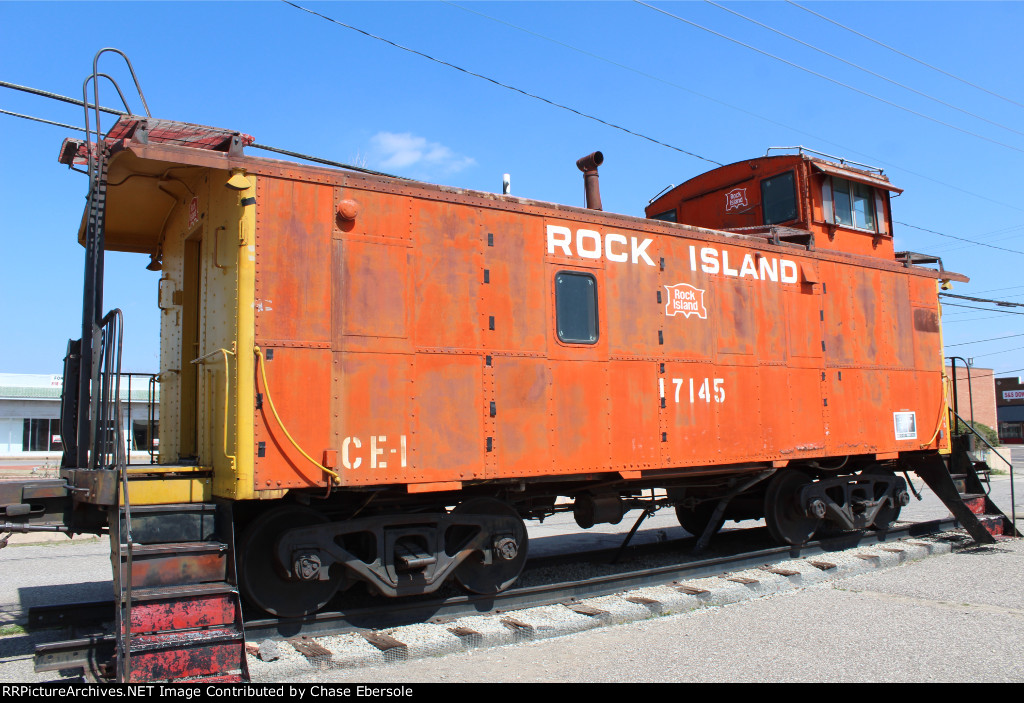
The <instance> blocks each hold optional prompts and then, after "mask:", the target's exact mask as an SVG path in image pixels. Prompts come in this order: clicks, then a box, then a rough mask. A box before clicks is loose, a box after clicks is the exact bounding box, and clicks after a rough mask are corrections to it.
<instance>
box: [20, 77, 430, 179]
mask: <svg viewBox="0 0 1024 703" xmlns="http://www.w3.org/2000/svg"><path fill="white" fill-rule="evenodd" d="M0 87H4V88H15V89H18V90H23V91H25V92H28V93H33V94H35V95H41V96H43V97H45V98H51V99H53V100H59V101H61V102H66V103H71V104H72V105H79V106H81V105H82V104H83V103H82V101H81V100H75V99H74V98H69V97H68V96H66V95H58V94H57V93H50V92H48V91H45V90H39V89H36V88H27V87H25V86H20V85H18V86H16V85H14V84H13V83H5V82H3V81H0ZM100 109H101V110H103V111H105V112H109V113H111V114H114V115H121V116H124V115H127V114H128V113H127V112H121V111H119V110H111V109H109V108H104V107H101V108H100ZM0 114H4V115H10V116H11V117H20V118H22V119H25V120H32V121H34V122H42V123H43V124H48V125H53V126H54V127H63V128H64V129H73V130H76V131H79V132H84V131H86V130H85V129H84V128H83V127H75V126H74V125H69V124H64V123H62V122H53V121H52V120H44V119H43V118H42V117H33V116H32V115H22V114H20V113H17V112H10V111H9V110H0ZM249 146H250V147H252V148H253V149H263V150H264V151H273V152H275V153H278V154H285V155H287V156H293V157H295V158H299V159H304V160H306V161H313V162H315V163H319V164H326V165H327V166H337V167H339V168H345V169H348V170H350V171H358V172H360V173H369V174H371V175H374V176H387V177H388V178H398V179H400V180H403V181H408V180H412V179H409V178H405V177H404V176H396V175H394V174H391V173H384V172H383V171H374V170H372V169H369V168H363V167H362V166H353V165H352V164H346V163H342V162H340V161H331V160H329V159H322V158H320V157H318V156H310V155H309V154H300V153H299V152H297V151H288V150H287V149H278V148H277V147H273V146H267V145H266V144H255V143H254V144H250V145H249Z"/></svg>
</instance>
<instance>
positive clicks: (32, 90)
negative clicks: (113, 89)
mask: <svg viewBox="0 0 1024 703" xmlns="http://www.w3.org/2000/svg"><path fill="white" fill-rule="evenodd" d="M0 87H2V88H11V89H12V90H20V91H22V92H23V93H31V94H33V95H41V96H42V97H44V98H50V99H51V100H59V101H61V102H65V103H71V104H72V105H78V106H81V105H82V101H81V100H75V99H74V98H69V97H68V96H66V95H58V94H57V93H51V92H49V91H47V90H40V89H39V88H30V87H28V86H25V85H18V84H17V83H8V82H7V81H0ZM88 107H89V109H90V110H92V109H95V107H96V106H95V105H92V104H90V105H89V106H88ZM100 112H108V113H110V114H111V115H127V114H128V113H127V112H122V111H121V110H115V109H113V108H109V107H102V106H101V107H100ZM74 129H78V128H77V127H75V128H74ZM83 131H84V130H83Z"/></svg>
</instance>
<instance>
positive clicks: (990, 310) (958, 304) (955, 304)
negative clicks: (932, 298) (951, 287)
mask: <svg viewBox="0 0 1024 703" xmlns="http://www.w3.org/2000/svg"><path fill="white" fill-rule="evenodd" d="M942 305H943V307H945V306H947V305H951V306H953V307H954V308H969V309H971V310H984V311H985V312H1001V313H1003V314H1004V315H1024V312H1016V311H1014V310H993V309H992V308H979V307H977V306H974V305H961V304H960V303H943V304H942Z"/></svg>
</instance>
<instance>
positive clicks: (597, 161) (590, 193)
mask: <svg viewBox="0 0 1024 703" xmlns="http://www.w3.org/2000/svg"><path fill="white" fill-rule="evenodd" d="M602 163H604V154H602V153H601V152H600V151H595V152H594V153H593V154H588V155H587V156H584V157H583V158H582V159H579V160H578V161H577V162H576V168H578V169H579V170H581V171H583V191H584V193H585V194H586V198H587V207H588V208H590V209H591V210H601V209H603V208H602V207H601V186H600V185H599V184H598V182H597V167H598V166H600V165H601V164H602Z"/></svg>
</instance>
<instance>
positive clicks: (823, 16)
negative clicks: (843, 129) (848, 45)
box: [786, 0, 1024, 107]
mask: <svg viewBox="0 0 1024 703" xmlns="http://www.w3.org/2000/svg"><path fill="white" fill-rule="evenodd" d="M786 2H788V3H789V4H790V5H792V6H793V7H796V8H798V9H800V10H803V11H804V12H809V13H811V14H812V15H814V16H815V17H820V18H821V19H823V20H825V21H826V22H829V23H831V24H834V25H835V26H837V27H840V28H842V29H845V30H846V31H847V32H852V33H853V34H856V35H857V36H858V37H861V38H862V39H867V40H868V41H869V42H872V43H873V44H877V45H878V46H880V47H882V48H885V49H888V50H889V51H892V52H894V53H896V54H899V55H900V56H902V57H904V58H907V59H910V60H911V61H914V62H916V63H919V64H921V65H922V66H926V67H928V68H930V69H932V70H933V71H938V72H939V73H941V74H942V75H944V76H949V77H950V78H952V79H953V80H957V81H960V82H961V83H963V84H965V85H969V86H971V87H972V88H977V89H978V90H980V91H982V92H983V93H988V94H989V95H992V96H994V97H997V98H999V99H1000V100H1005V101H1006V102H1008V103H1011V104H1013V105H1016V106H1017V107H1024V105H1022V104H1021V103H1019V102H1017V101H1016V100H1011V99H1010V98H1008V97H1006V96H1004V95H1000V94H999V93H996V92H993V91H991V90H989V89H988V88H982V87H981V86H980V85H977V84H976V83H971V82H970V81H969V80H966V79H964V78H960V77H959V76H954V75H953V74H952V73H949V72H948V71H943V70H942V69H941V68H939V67H938V66H933V65H932V64H930V63H927V62H925V61H922V60H921V59H917V58H914V57H913V56H911V55H910V54H905V53H903V52H902V51H900V50H899V49H895V48H893V47H891V46H889V45H888V44H883V43H882V42H880V41H878V40H877V39H872V38H871V37H869V36H868V35H866V34H861V33H860V32H858V31H857V30H856V29H851V28H850V27H847V26H846V25H845V24H840V23H839V22H836V21H835V20H834V19H830V18H828V17H826V16H825V15H822V14H819V13H817V12H815V11H814V10H811V9H809V8H806V7H803V6H802V5H797V4H796V3H795V2H793V1H792V0H786Z"/></svg>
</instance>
